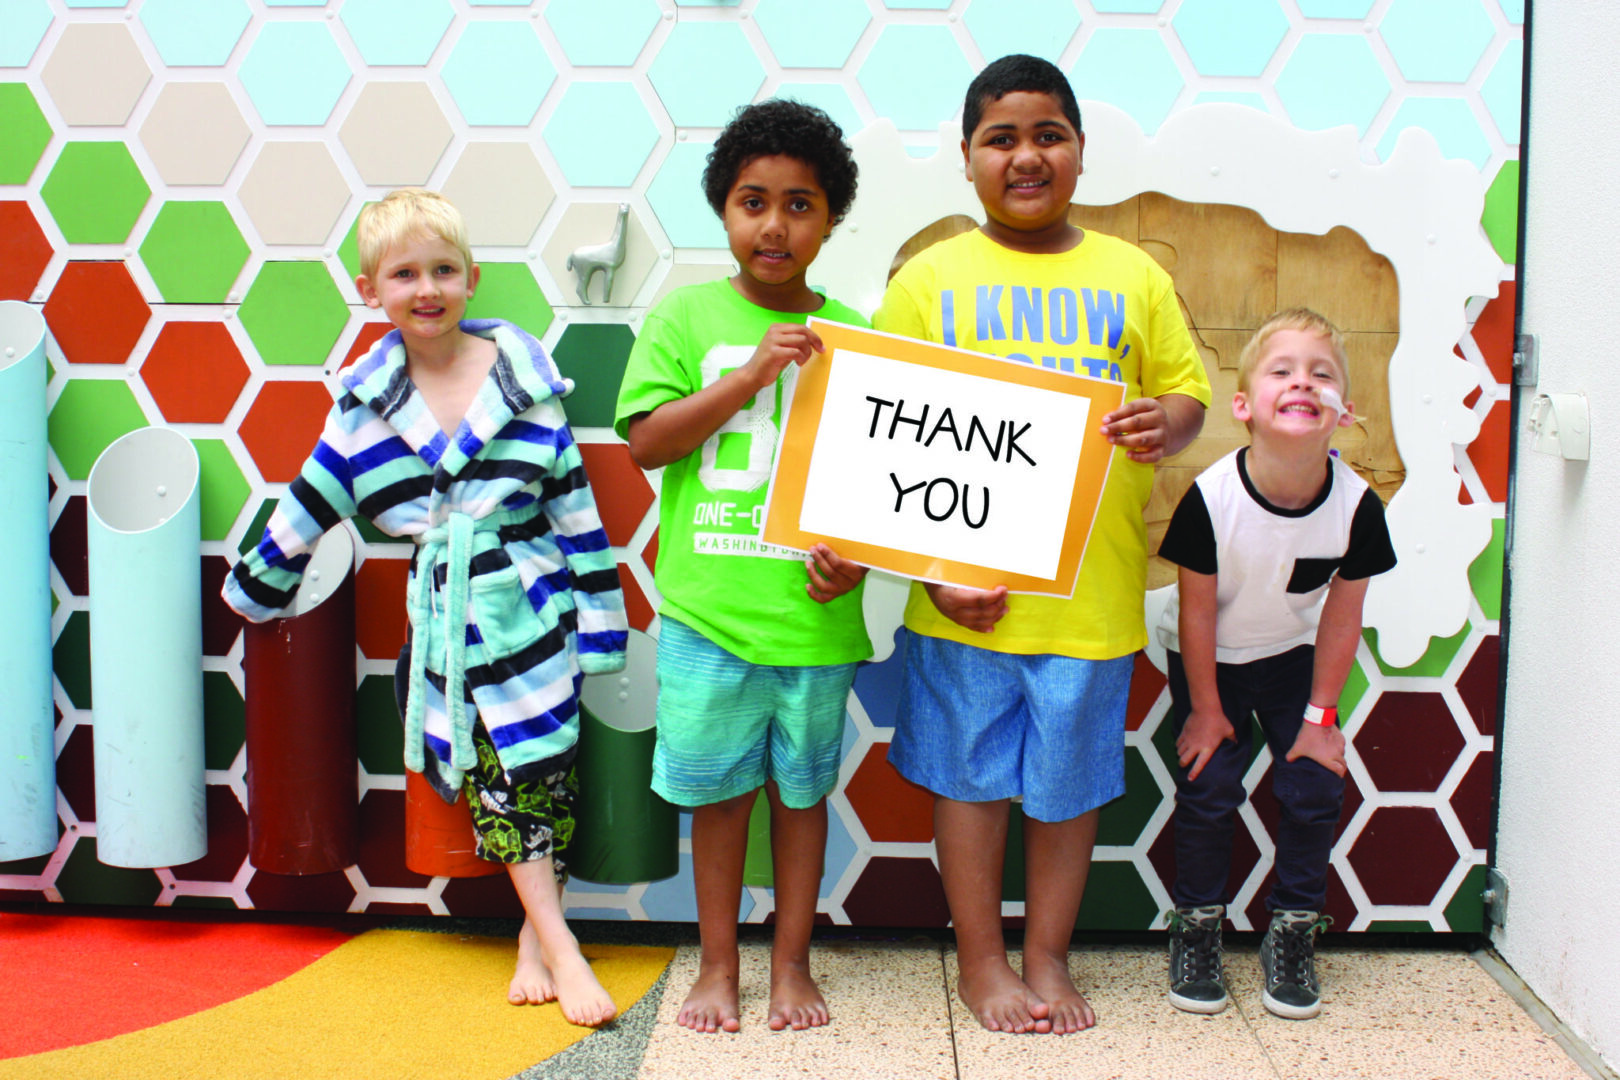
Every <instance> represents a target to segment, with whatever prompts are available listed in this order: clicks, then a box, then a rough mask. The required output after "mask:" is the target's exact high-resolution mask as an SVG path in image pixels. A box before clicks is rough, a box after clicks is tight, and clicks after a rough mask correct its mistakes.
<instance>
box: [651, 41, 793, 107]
mask: <svg viewBox="0 0 1620 1080" xmlns="http://www.w3.org/2000/svg"><path fill="white" fill-rule="evenodd" d="M694 70H703V71H705V72H706V73H707V74H706V77H705V78H702V79H693V78H691V76H690V72H692V71H694ZM647 78H648V79H649V80H650V81H651V82H652V84H653V89H654V90H656V91H657V92H658V97H659V100H661V101H662V102H663V103H664V108H665V109H666V110H668V112H669V118H670V119H671V120H673V121H674V122H675V123H676V124H678V125H680V126H682V127H720V126H722V125H723V124H725V123H726V122H727V121H728V120H730V119H731V115H732V113H734V112H736V111H737V106H738V103H739V102H746V101H751V100H753V97H754V92H755V91H756V90H758V89H759V86H760V84H761V83H763V82H764V81H765V69H764V67H762V66H761V65H760V62H759V57H758V56H756V55H755V54H754V48H753V46H752V45H751V44H750V43H749V41H748V37H747V35H745V34H744V33H743V32H742V28H741V27H740V26H737V25H736V24H734V23H721V22H688V23H682V22H677V23H676V24H675V29H674V31H673V32H671V34H670V36H669V38H668V39H667V40H666V41H665V42H664V44H663V47H662V48H660V49H659V50H658V59H656V60H654V61H653V63H652V67H650V68H649V69H648V70H647Z"/></svg>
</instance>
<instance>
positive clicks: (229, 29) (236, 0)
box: [140, 0, 248, 67]
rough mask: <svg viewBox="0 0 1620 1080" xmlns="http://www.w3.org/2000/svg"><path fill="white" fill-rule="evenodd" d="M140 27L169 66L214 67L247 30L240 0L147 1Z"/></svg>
mask: <svg viewBox="0 0 1620 1080" xmlns="http://www.w3.org/2000/svg"><path fill="white" fill-rule="evenodd" d="M140 16H141V26H143V27H144V28H145V29H146V35H147V36H148V37H150V38H151V39H152V44H153V45H154V46H156V47H157V51H158V55H159V56H161V57H162V58H163V62H164V63H165V64H167V65H169V66H170V67H184V66H187V65H191V66H204V67H217V66H219V65H221V64H223V63H225V61H227V60H229V59H230V57H231V51H232V50H233V49H235V48H236V43H237V41H238V40H239V39H240V38H241V37H242V31H243V30H246V29H247V24H248V7H247V5H246V4H245V3H243V2H242V0H146V2H145V3H144V4H142V5H141V12H140Z"/></svg>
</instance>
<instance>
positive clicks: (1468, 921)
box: [1425, 863, 1485, 934]
mask: <svg viewBox="0 0 1620 1080" xmlns="http://www.w3.org/2000/svg"><path fill="white" fill-rule="evenodd" d="M1446 925H1447V926H1448V927H1450V928H1451V930H1452V931H1453V932H1454V933H1465V934H1481V933H1484V932H1485V865H1484V864H1483V863H1481V864H1479V865H1478V866H1475V867H1472V868H1471V869H1470V870H1469V871H1468V873H1467V874H1465V875H1463V879H1462V883H1461V884H1460V885H1458V886H1457V891H1456V892H1454V893H1452V894H1451V900H1450V902H1449V903H1447V904H1446ZM1425 929H1430V928H1429V927H1425Z"/></svg>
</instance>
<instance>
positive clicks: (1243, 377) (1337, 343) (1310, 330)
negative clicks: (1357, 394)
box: [1237, 307, 1350, 399]
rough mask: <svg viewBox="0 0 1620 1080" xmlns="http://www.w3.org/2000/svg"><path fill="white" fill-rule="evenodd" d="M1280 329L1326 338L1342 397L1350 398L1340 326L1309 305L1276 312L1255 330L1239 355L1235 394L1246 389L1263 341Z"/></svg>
mask: <svg viewBox="0 0 1620 1080" xmlns="http://www.w3.org/2000/svg"><path fill="white" fill-rule="evenodd" d="M1279 330H1301V331H1304V332H1305V333H1307V334H1317V335H1319V336H1321V337H1325V338H1327V339H1328V344H1329V345H1330V346H1331V347H1332V349H1333V360H1334V363H1336V364H1338V365H1339V380H1340V381H1341V382H1342V383H1343V384H1344V396H1345V398H1346V399H1348V398H1349V397H1350V360H1349V358H1348V357H1346V356H1345V354H1344V335H1343V334H1342V333H1340V332H1339V328H1338V327H1337V326H1334V325H1333V324H1332V323H1331V322H1329V321H1328V320H1327V317H1326V316H1324V315H1321V314H1319V313H1317V312H1315V311H1312V310H1311V309H1310V308H1308V307H1291V308H1288V309H1286V310H1283V311H1279V312H1277V314H1275V315H1273V316H1272V317H1271V318H1269V319H1267V320H1266V321H1265V322H1263V323H1261V324H1260V329H1258V330H1256V331H1255V332H1254V336H1253V337H1251V338H1250V339H1249V343H1248V344H1247V345H1245V346H1243V351H1242V352H1241V353H1239V354H1238V384H1237V388H1238V393H1240V394H1247V393H1248V392H1249V380H1250V379H1251V378H1252V377H1253V376H1254V369H1255V367H1256V365H1258V364H1259V363H1260V356H1261V354H1262V353H1264V352H1265V351H1266V342H1268V341H1270V340H1271V336H1272V335H1273V334H1275V333H1277V332H1278V331H1279Z"/></svg>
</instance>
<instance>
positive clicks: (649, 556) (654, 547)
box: [641, 529, 658, 570]
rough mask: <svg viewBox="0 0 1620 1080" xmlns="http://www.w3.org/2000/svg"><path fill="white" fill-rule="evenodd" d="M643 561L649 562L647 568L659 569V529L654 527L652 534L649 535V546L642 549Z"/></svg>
mask: <svg viewBox="0 0 1620 1080" xmlns="http://www.w3.org/2000/svg"><path fill="white" fill-rule="evenodd" d="M641 561H642V562H644V563H646V564H647V569H649V570H657V569H658V530H657V529H654V530H653V531H652V535H651V536H649V537H647V546H646V547H644V548H642V549H641Z"/></svg>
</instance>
